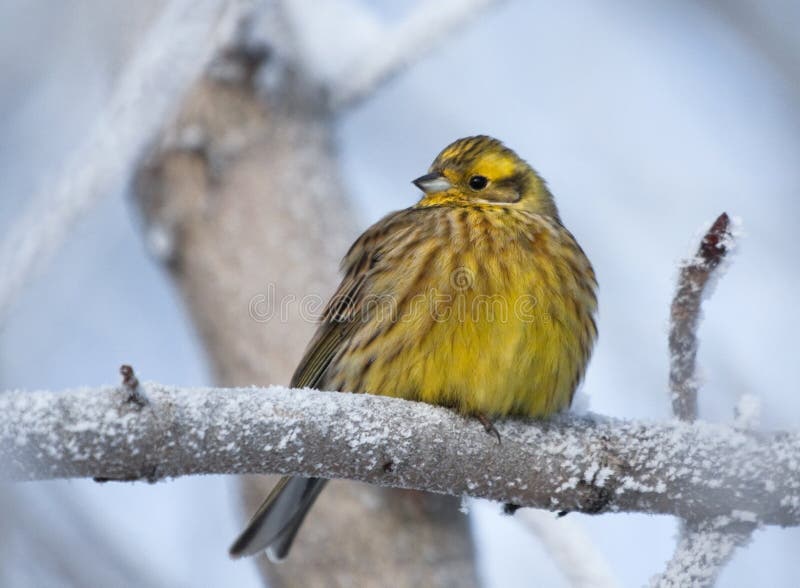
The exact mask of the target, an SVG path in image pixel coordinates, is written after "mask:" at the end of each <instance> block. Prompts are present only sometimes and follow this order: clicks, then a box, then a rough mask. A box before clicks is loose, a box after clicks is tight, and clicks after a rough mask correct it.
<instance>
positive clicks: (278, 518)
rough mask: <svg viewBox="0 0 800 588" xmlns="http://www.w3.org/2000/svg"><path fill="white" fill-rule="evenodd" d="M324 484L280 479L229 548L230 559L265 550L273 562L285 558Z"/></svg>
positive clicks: (310, 479) (319, 479)
mask: <svg viewBox="0 0 800 588" xmlns="http://www.w3.org/2000/svg"><path fill="white" fill-rule="evenodd" d="M326 482H327V480H323V479H321V478H292V477H288V476H287V477H284V478H281V481H280V482H278V484H277V485H276V486H275V488H273V489H272V492H270V494H269V496H267V499H266V500H265V501H264V504H262V505H261V507H260V508H259V509H258V510H257V511H256V514H254V515H253V518H252V519H250V523H248V525H247V528H246V529H245V530H244V531H242V534H241V535H239V537H238V539H236V541H235V542H234V543H233V545H232V546H231V548H230V554H231V556H232V557H243V556H245V555H255V554H257V553H260V552H261V551H264V550H265V549H266V550H267V556H268V557H269V558H270V559H271V560H272V561H274V562H277V561H280V560H282V559H284V558H285V557H286V556H287V555H288V553H289V549H290V548H291V547H292V541H293V540H294V538H295V535H297V530H298V529H299V528H300V525H302V524H303V519H305V518H306V514H308V511H309V509H310V508H311V506H312V505H313V504H314V501H315V500H316V499H317V496H319V493H320V492H321V491H322V488H323V487H324V486H325V483H326Z"/></svg>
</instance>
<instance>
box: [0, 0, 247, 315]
mask: <svg viewBox="0 0 800 588" xmlns="http://www.w3.org/2000/svg"><path fill="white" fill-rule="evenodd" d="M238 4H239V2H238V1H230V0H228V1H226V0H172V1H171V2H169V4H168V5H167V6H166V8H165V9H164V11H163V12H162V14H161V15H160V17H159V18H158V20H157V21H156V23H155V24H154V25H153V26H152V28H151V29H150V31H149V32H148V33H147V35H146V37H145V39H144V41H143V42H142V46H141V48H140V49H139V50H138V51H136V52H135V55H134V57H133V59H132V61H131V63H130V64H129V65H128V67H127V68H126V69H125V71H124V72H123V74H122V75H121V77H120V79H119V81H118V83H117V84H116V87H115V89H114V91H113V93H112V95H111V97H110V99H109V101H108V104H107V105H106V107H105V108H104V110H103V111H102V112H101V113H100V115H99V116H98V118H97V120H96V121H95V123H94V125H93V126H92V127H91V128H90V129H89V130H88V131H87V134H86V140H85V142H84V144H83V145H82V146H80V147H78V148H77V149H76V152H75V155H74V156H73V157H72V158H71V160H70V161H69V162H68V163H67V164H66V166H65V167H64V169H63V170H62V172H61V173H60V174H59V176H58V177H57V179H56V180H55V182H53V183H51V184H47V185H45V186H43V189H42V190H41V192H40V193H39V194H38V195H36V196H34V197H33V198H32V200H31V202H30V204H29V205H28V207H27V209H26V210H25V211H23V212H22V213H21V214H20V216H19V219H18V220H17V221H16V223H15V225H14V226H13V227H12V228H11V230H10V231H9V233H8V235H7V236H6V237H5V239H4V240H3V243H2V245H0V275H2V276H3V279H2V280H1V281H0V322H2V321H3V318H4V317H6V316H7V315H8V313H9V310H10V307H11V305H12V304H13V303H14V301H15V299H16V297H17V296H18V294H19V292H20V291H21V290H22V288H23V287H24V286H25V284H26V283H27V281H28V280H29V279H30V278H31V276H32V275H33V274H35V272H36V271H37V270H39V269H40V268H41V267H42V266H43V265H44V264H45V262H46V261H47V260H48V258H49V257H50V256H51V255H52V254H53V252H54V251H56V249H58V246H59V245H60V244H61V242H62V241H63V240H64V238H65V237H66V235H67V234H68V233H69V230H70V228H71V227H72V226H73V225H74V223H75V222H76V221H77V220H78V219H79V218H80V217H81V215H82V214H84V213H85V212H86V211H87V210H89V209H90V208H91V207H92V206H93V205H94V204H95V203H96V202H98V201H99V200H100V199H101V198H102V197H103V196H106V195H108V194H110V193H113V192H114V191H115V190H117V189H119V188H120V187H122V186H124V185H125V182H126V181H127V179H128V177H129V175H130V173H131V171H132V170H133V169H134V165H133V164H134V162H135V160H136V158H137V157H139V155H140V153H141V151H142V149H143V147H144V146H145V144H146V143H147V141H149V140H151V139H152V137H153V136H154V135H155V133H156V131H157V130H158V129H159V127H160V126H161V124H162V123H163V122H164V119H165V118H166V116H167V115H168V113H169V112H170V111H171V110H173V109H174V108H175V107H176V106H177V104H178V100H179V99H180V98H181V96H182V95H183V94H184V92H185V91H186V89H187V88H188V87H189V85H190V84H191V83H192V82H193V81H194V80H195V79H197V77H198V76H199V75H200V73H201V72H202V70H203V67H204V66H205V65H206V63H207V62H208V60H209V59H210V57H211V55H212V54H213V52H214V51H215V48H216V47H217V46H218V45H219V43H220V42H222V41H224V40H225V39H226V38H227V36H228V35H229V34H230V30H231V29H232V28H233V24H234V23H233V21H234V20H235V18H236V11H237V6H238ZM226 7H227V9H226Z"/></svg>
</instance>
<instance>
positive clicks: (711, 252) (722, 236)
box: [652, 212, 756, 588]
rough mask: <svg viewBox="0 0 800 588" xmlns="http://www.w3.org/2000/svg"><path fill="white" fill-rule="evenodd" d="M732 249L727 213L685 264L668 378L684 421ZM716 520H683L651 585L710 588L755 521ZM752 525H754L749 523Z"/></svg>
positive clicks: (691, 416) (691, 413)
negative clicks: (705, 328)
mask: <svg viewBox="0 0 800 588" xmlns="http://www.w3.org/2000/svg"><path fill="white" fill-rule="evenodd" d="M732 245H733V237H732V235H731V232H730V219H729V218H728V215H727V214H725V213H724V212H723V213H722V214H721V215H720V216H719V217H718V218H717V220H715V221H714V222H713V223H712V225H711V227H710V228H709V229H708V231H707V232H706V234H705V235H704V236H703V239H702V241H701V242H700V247H699V248H698V250H697V253H696V254H695V256H694V257H693V258H691V259H688V260H686V261H684V263H683V264H682V265H681V270H680V274H679V276H678V289H677V292H676V293H675V298H674V299H673V301H672V310H671V313H670V319H671V324H670V333H669V349H670V373H669V383H670V389H671V391H672V410H673V412H674V413H675V416H676V417H677V418H679V419H681V420H683V421H693V420H695V419H696V418H697V392H698V388H699V386H698V380H697V373H696V370H697V348H698V339H697V326H698V324H699V322H700V305H701V303H702V300H703V297H704V295H705V294H706V293H707V291H708V289H709V288H708V286H709V284H710V282H711V280H712V277H713V275H714V270H716V269H717V267H719V264H720V262H722V260H723V259H724V257H725V255H726V254H727V252H728V250H729V249H730V248H731V246H732ZM738 519H739V520H737V518H734V519H731V518H729V517H724V516H723V517H716V518H714V519H699V518H684V520H683V521H682V522H681V531H680V539H679V541H678V545H677V547H676V549H675V553H674V554H673V556H672V558H671V559H670V561H669V562H668V563H667V568H666V570H665V571H664V572H663V573H662V574H661V575H660V576H657V577H656V578H654V579H653V582H652V585H653V586H657V587H659V588H673V587H677V586H697V587H702V586H711V585H713V583H714V581H715V580H716V578H717V576H718V575H719V572H720V571H721V570H722V567H723V566H724V565H725V564H726V563H727V562H728V560H729V559H730V558H731V556H732V555H733V552H734V550H735V549H736V548H737V547H738V546H740V545H743V544H744V543H746V542H747V541H749V539H750V535H751V533H752V532H753V530H755V528H756V518H755V517H750V514H749V513H743V514H742V513H740V516H739V517H738ZM748 519H752V520H748Z"/></svg>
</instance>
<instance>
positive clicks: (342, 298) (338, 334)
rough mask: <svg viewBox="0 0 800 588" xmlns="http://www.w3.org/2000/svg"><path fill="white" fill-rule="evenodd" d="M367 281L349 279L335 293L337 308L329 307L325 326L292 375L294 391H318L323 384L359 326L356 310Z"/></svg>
mask: <svg viewBox="0 0 800 588" xmlns="http://www.w3.org/2000/svg"><path fill="white" fill-rule="evenodd" d="M363 281H364V280H363V278H362V279H360V280H358V281H356V282H353V281H351V280H347V279H345V280H344V281H343V282H342V284H341V285H340V286H339V289H338V290H337V291H336V294H334V299H333V300H331V303H333V302H334V300H336V301H337V305H336V308H334V307H333V305H332V304H331V303H329V304H328V308H326V310H325V313H324V315H323V317H324V318H323V323H322V324H321V325H320V326H319V328H318V329H317V333H316V334H315V335H314V338H313V339H312V340H311V343H310V344H309V345H308V349H307V350H306V353H305V355H304V356H303V359H301V360H300V363H299V364H298V366H297V369H296V370H295V372H294V375H293V376H292V381H291V384H290V385H291V387H292V388H306V387H308V388H317V387H319V386H320V384H321V382H322V378H323V376H324V374H325V370H327V369H328V366H329V365H330V364H331V361H333V358H334V356H335V355H336V353H337V352H338V351H339V349H340V348H341V343H342V341H345V340H347V339H348V338H349V337H350V336H351V335H352V333H353V331H354V330H355V328H356V327H357V326H358V323H359V321H358V320H357V319H355V318H353V316H352V315H353V312H352V311H353V308H354V307H355V305H356V304H357V298H358V295H359V292H360V290H361V286H362V285H363Z"/></svg>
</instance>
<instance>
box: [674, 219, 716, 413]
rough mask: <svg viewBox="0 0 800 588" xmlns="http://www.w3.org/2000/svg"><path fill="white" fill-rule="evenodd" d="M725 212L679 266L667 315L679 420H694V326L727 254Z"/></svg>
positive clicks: (695, 346)
mask: <svg viewBox="0 0 800 588" xmlns="http://www.w3.org/2000/svg"><path fill="white" fill-rule="evenodd" d="M729 226H730V219H729V218H728V215H727V214H726V213H724V212H723V213H722V214H721V215H719V217H718V218H717V220H715V221H714V223H713V224H712V225H711V228H709V229H708V231H707V232H706V234H705V236H704V237H703V240H702V241H701V242H700V247H699V248H698V250H697V255H696V256H695V257H693V258H691V259H688V260H686V261H685V262H684V263H683V264H682V265H681V270H680V275H679V276H678V290H677V292H676V293H675V298H673V300H672V310H671V312H670V332H669V351H670V358H671V362H670V371H669V384H670V390H671V391H672V410H673V412H674V413H675V416H676V417H678V418H679V419H681V420H685V421H693V420H694V419H696V418H697V389H698V385H697V376H696V360H697V344H698V343H697V325H698V323H699V320H700V305H701V302H702V300H703V294H704V291H705V289H706V286H707V284H708V283H709V280H710V278H711V276H712V273H713V272H714V270H715V269H716V268H717V267H718V266H719V264H720V262H721V261H722V259H723V258H724V257H725V254H726V253H727V251H728V248H729V244H730V239H731V233H730V229H729Z"/></svg>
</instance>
